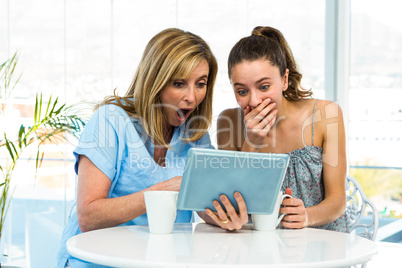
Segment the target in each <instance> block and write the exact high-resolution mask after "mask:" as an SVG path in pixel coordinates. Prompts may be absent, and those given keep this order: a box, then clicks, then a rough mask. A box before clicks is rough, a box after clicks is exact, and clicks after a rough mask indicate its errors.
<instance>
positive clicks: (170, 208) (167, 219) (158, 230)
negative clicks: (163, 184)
mask: <svg viewBox="0 0 402 268" xmlns="http://www.w3.org/2000/svg"><path fill="white" fill-rule="evenodd" d="M178 195H179V192H175V191H147V192H144V198H145V206H146V209H147V216H148V225H149V231H150V232H151V233H152V234H170V233H172V231H173V226H174V222H175V220H176V210H177V197H178Z"/></svg>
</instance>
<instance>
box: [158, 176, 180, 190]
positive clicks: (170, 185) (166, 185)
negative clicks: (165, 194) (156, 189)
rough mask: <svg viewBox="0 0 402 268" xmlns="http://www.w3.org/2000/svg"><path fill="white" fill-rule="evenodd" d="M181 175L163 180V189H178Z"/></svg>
mask: <svg viewBox="0 0 402 268" xmlns="http://www.w3.org/2000/svg"><path fill="white" fill-rule="evenodd" d="M181 179H182V176H176V177H173V178H171V179H169V180H167V181H163V182H162V183H163V190H164V191H177V192H178V191H179V190H180V185H181Z"/></svg>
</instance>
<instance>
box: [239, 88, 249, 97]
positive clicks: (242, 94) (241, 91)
mask: <svg viewBox="0 0 402 268" xmlns="http://www.w3.org/2000/svg"><path fill="white" fill-rule="evenodd" d="M237 94H239V95H240V96H244V95H246V94H247V90H243V89H240V90H238V91H237Z"/></svg>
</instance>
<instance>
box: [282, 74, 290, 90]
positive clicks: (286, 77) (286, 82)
mask: <svg viewBox="0 0 402 268" xmlns="http://www.w3.org/2000/svg"><path fill="white" fill-rule="evenodd" d="M288 86H289V69H286V72H285V75H284V76H283V86H282V91H286V89H288Z"/></svg>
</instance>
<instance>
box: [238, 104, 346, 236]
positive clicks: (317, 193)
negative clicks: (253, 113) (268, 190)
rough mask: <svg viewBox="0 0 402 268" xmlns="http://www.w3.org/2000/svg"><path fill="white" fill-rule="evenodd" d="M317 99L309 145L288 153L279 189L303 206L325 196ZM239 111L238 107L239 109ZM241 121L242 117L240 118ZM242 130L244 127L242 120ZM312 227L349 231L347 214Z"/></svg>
mask: <svg viewBox="0 0 402 268" xmlns="http://www.w3.org/2000/svg"><path fill="white" fill-rule="evenodd" d="M316 104H317V100H315V103H314V110H313V122H312V130H311V131H312V135H311V145H310V146H305V147H303V148H299V149H296V150H294V151H292V152H290V153H288V154H289V156H290V160H289V166H288V169H287V171H286V175H285V179H284V182H283V184H282V188H281V190H282V191H283V192H285V189H286V188H290V189H291V190H292V194H293V197H295V198H299V199H301V200H302V201H303V203H304V206H305V207H306V208H307V207H312V206H316V205H318V204H319V203H320V202H321V201H322V200H324V197H325V191H324V184H323V178H322V167H323V165H322V150H323V149H322V147H319V146H314V143H313V141H314V113H315V108H316ZM239 111H240V109H239ZM242 122H243V118H242ZM243 132H244V135H245V134H246V133H245V127H244V122H243ZM314 228H319V229H325V230H333V231H338V232H345V233H349V226H348V215H347V212H346V211H345V212H344V214H343V215H342V216H341V217H339V218H338V219H336V220H335V221H333V222H330V223H328V224H325V225H321V226H315V227H314Z"/></svg>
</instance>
